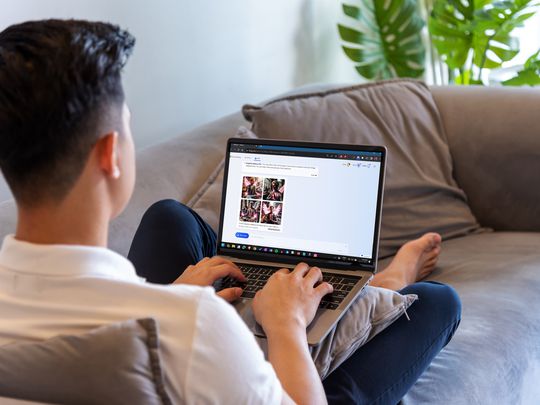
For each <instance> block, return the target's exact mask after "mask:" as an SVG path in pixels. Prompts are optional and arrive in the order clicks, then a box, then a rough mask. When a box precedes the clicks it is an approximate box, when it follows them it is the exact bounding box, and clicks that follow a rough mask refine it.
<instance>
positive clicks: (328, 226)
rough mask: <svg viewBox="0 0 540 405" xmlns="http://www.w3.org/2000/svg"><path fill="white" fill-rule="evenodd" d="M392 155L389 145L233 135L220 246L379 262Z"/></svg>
mask: <svg viewBox="0 0 540 405" xmlns="http://www.w3.org/2000/svg"><path fill="white" fill-rule="evenodd" d="M267 142H269V143H267ZM342 148H346V149H342ZM384 157H385V149H384V148H382V147H373V146H366V147H361V146H347V147H345V146H338V145H328V144H309V143H287V142H279V141H266V140H254V141H246V140H240V139H236V140H231V141H230V142H229V148H228V162H227V163H228V164H227V165H226V172H225V177H224V183H225V184H224V197H223V202H222V214H221V215H222V216H221V224H220V235H219V238H218V251H219V253H220V254H228V255H234V253H235V252H237V253H239V251H241V252H242V253H250V256H253V255H255V256H258V255H261V254H262V255H265V256H266V257H267V258H268V255H272V256H282V257H290V258H293V257H294V258H295V259H296V260H299V259H301V260H307V259H320V260H332V261H337V262H343V263H344V264H345V263H348V264H359V265H361V264H366V265H372V264H373V262H374V261H375V259H376V257H377V256H376V249H377V247H378V243H377V241H378V239H377V238H378V221H379V212H380V204H381V198H382V182H383V171H384V170H383V165H384Z"/></svg>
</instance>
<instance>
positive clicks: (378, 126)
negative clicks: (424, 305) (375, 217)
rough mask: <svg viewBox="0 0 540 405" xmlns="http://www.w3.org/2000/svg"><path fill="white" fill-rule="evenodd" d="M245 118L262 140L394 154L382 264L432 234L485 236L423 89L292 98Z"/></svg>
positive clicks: (356, 89) (381, 86)
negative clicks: (365, 147)
mask: <svg viewBox="0 0 540 405" xmlns="http://www.w3.org/2000/svg"><path fill="white" fill-rule="evenodd" d="M243 112H244V115H245V116H246V118H247V119H249V120H251V121H252V124H253V125H252V130H253V132H255V133H256V134H257V135H258V136H259V137H261V138H277V139H300V140H306V141H319V142H336V143H348V144H379V145H381V144H382V145H385V146H386V147H387V148H388V162H387V172H386V186H385V196H384V205H383V216H382V228H381V245H380V253H379V254H380V256H381V257H386V256H389V255H392V254H394V253H395V252H396V251H397V249H398V248H399V247H400V246H401V245H402V244H403V243H405V242H406V241H407V240H410V239H412V238H414V237H417V236H418V235H419V234H421V233H424V232H427V231H438V232H440V233H441V234H442V235H443V236H444V237H446V238H449V237H455V236H460V235H465V234H467V233H470V232H472V231H475V230H478V229H479V226H478V223H477V222H476V219H475V218H474V216H473V215H472V213H471V211H470V210H469V208H468V206H467V203H466V197H465V194H464V193H463V191H462V190H461V189H460V188H459V187H458V185H457V183H456V182H455V180H454V179H453V177H452V158H451V155H450V151H449V149H448V145H447V141H446V136H445V134H444V130H443V128H442V125H441V120H440V117H439V113H438V111H437V108H436V105H435V103H434V101H433V98H432V97H431V94H430V91H429V89H428V88H427V87H426V86H425V85H424V84H423V83H421V82H417V81H412V80H396V81H390V82H384V83H374V84H367V85H359V86H351V87H344V88H341V89H333V90H329V91H323V92H317V93H309V94H303V95H296V96H289V97H284V98H282V99H278V100H276V101H272V102H270V103H268V104H266V105H265V106H263V107H254V106H245V107H244V109H243ZM358 187H361V185H358Z"/></svg>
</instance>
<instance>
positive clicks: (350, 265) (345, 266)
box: [217, 138, 387, 273]
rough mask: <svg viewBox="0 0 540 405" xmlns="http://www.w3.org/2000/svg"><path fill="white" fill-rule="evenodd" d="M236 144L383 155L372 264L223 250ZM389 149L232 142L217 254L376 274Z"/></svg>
mask: <svg viewBox="0 0 540 405" xmlns="http://www.w3.org/2000/svg"><path fill="white" fill-rule="evenodd" d="M234 143H237V144H238V143H240V144H254V145H257V144H259V145H269V146H291V147H307V148H318V149H335V150H343V151H355V152H380V153H381V170H380V172H379V189H378V191H377V209H376V217H375V223H374V227H375V229H374V237H373V252H372V258H373V259H372V262H371V263H369V264H367V263H358V262H341V261H336V260H330V259H319V258H314V257H309V258H308V257H304V256H303V257H298V256H290V255H281V254H276V253H273V254H268V253H264V252H257V253H254V252H252V251H246V250H234V251H229V250H226V251H225V250H223V249H222V248H221V243H222V237H223V222H224V215H225V202H226V197H227V181H228V171H229V160H230V154H231V145H232V144H234ZM386 153H387V151H386V148H385V147H384V146H379V145H350V144H333V143H320V142H308V141H289V140H287V141H284V140H277V139H266V138H264V139H263V138H253V139H247V138H229V140H228V141H227V150H226V155H225V165H224V169H223V170H224V172H223V188H222V193H221V207H220V215H219V230H218V235H217V236H218V237H217V254H218V255H220V256H230V257H236V258H238V259H242V260H254V261H265V262H279V263H284V264H291V265H294V264H297V263H298V262H299V261H304V262H307V263H308V264H309V265H310V266H319V267H323V268H332V269H336V270H349V271H350V270H353V271H369V272H372V273H373V272H375V271H376V268H377V261H378V252H379V238H380V228H381V217H382V204H383V197H384V179H385V171H386Z"/></svg>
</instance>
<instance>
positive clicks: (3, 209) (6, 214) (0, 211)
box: [0, 200, 17, 240]
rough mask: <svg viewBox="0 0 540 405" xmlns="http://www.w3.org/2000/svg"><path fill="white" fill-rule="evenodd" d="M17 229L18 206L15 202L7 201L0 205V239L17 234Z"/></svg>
mask: <svg viewBox="0 0 540 405" xmlns="http://www.w3.org/2000/svg"><path fill="white" fill-rule="evenodd" d="M16 228H17V206H16V205H15V201H14V200H7V201H4V202H1V203H0V238H1V239H2V240H3V239H4V236H6V235H8V234H10V233H15V229H16Z"/></svg>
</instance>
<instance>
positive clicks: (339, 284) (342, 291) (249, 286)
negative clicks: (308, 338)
mask: <svg viewBox="0 0 540 405" xmlns="http://www.w3.org/2000/svg"><path fill="white" fill-rule="evenodd" d="M236 264H237V265H238V267H240V269H241V270H242V273H244V275H245V276H246V279H247V281H246V282H240V281H238V280H236V279H234V278H232V277H225V278H223V279H221V280H220V281H219V282H218V284H217V285H215V287H216V290H217V291H219V290H222V289H224V288H230V287H241V288H243V292H242V298H253V297H255V294H256V293H257V291H259V290H260V289H262V288H263V287H264V285H265V284H266V282H267V281H268V279H269V278H270V276H271V275H272V274H274V273H275V272H276V271H278V270H279V269H280V268H281V267H270V266H256V265H248V264H242V263H236ZM361 279H362V277H355V276H344V275H341V274H335V273H325V272H323V281H326V282H328V283H330V284H332V286H333V287H334V291H333V292H332V294H327V295H325V296H324V297H323V298H322V300H321V303H320V304H319V308H325V309H337V307H338V306H339V304H341V302H342V301H343V300H344V299H345V297H347V295H348V294H349V292H351V290H352V289H353V287H354V286H355V285H356V283H358V282H359V281H360V280H361Z"/></svg>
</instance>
